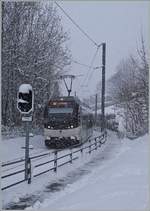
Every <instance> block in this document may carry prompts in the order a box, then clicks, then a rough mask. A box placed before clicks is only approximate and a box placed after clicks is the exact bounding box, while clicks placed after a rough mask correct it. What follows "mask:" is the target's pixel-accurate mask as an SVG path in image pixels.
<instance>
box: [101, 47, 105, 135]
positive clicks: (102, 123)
mask: <svg viewBox="0 0 150 211" xmlns="http://www.w3.org/2000/svg"><path fill="white" fill-rule="evenodd" d="M105 65H106V43H102V92H101V114H102V119H101V120H102V122H101V132H103V131H104V129H105Z"/></svg>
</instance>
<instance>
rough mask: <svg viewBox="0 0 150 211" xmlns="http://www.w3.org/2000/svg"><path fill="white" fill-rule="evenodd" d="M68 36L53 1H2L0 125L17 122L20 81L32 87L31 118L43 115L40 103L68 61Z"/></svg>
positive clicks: (46, 97)
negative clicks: (0, 115)
mask: <svg viewBox="0 0 150 211" xmlns="http://www.w3.org/2000/svg"><path fill="white" fill-rule="evenodd" d="M68 39H69V37H68V35H67V33H66V32H64V31H63V28H62V25H61V19H60V17H59V16H58V14H57V11H56V8H55V7H54V6H53V3H52V2H45V3H44V2H42V3H40V2H21V1H20V2H3V3H2V124H4V125H12V124H17V123H19V122H20V121H18V120H19V118H20V116H19V113H18V111H17V109H16V107H17V106H16V96H17V90H18V87H19V85H20V84H22V83H30V84H31V85H32V86H33V89H34V94H35V98H34V99H35V112H34V119H41V118H42V113H41V108H40V106H39V105H42V106H43V105H44V104H45V102H46V101H47V100H48V98H49V97H50V96H52V95H53V87H54V84H55V77H56V76H58V75H60V74H63V71H64V68H65V67H66V65H69V64H70V52H69V50H68V48H67V47H66V44H65V43H66V41H67V40H68ZM40 77H41V79H39V78H40ZM58 92H59V89H58V88H57V91H56V90H55V93H56V94H57V95H58V94H59V93H58ZM39 114H40V115H39ZM35 123H36V122H35Z"/></svg>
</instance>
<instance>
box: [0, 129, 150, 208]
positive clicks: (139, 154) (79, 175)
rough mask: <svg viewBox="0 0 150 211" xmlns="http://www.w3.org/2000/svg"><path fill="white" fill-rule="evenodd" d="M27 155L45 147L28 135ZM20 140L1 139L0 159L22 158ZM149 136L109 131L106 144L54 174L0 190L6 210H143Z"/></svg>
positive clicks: (39, 138) (36, 137)
mask: <svg viewBox="0 0 150 211" xmlns="http://www.w3.org/2000/svg"><path fill="white" fill-rule="evenodd" d="M30 144H32V146H33V149H32V150H31V153H32V154H34V153H38V152H41V151H45V150H47V149H46V148H45V146H44V144H43V141H42V137H40V136H35V137H33V138H31V142H30ZM23 145H24V139H23V138H18V139H14V140H13V139H11V140H3V142H2V147H3V149H4V150H2V157H3V161H8V160H12V159H15V158H17V157H20V156H22V157H23V156H24V149H22V148H21V147H22V146H23ZM148 184H149V183H148V135H145V136H143V137H141V138H138V139H135V140H132V141H131V140H128V139H118V138H117V136H116V135H115V134H114V133H109V136H108V140H107V142H106V144H105V146H102V147H101V148H100V149H99V150H97V151H94V152H93V153H91V155H86V156H83V157H82V158H80V159H78V160H76V161H75V162H73V164H68V165H66V166H63V167H61V168H60V169H58V172H57V174H56V173H54V172H51V173H48V174H45V175H42V176H41V177H38V178H35V179H34V180H33V181H32V183H31V184H30V185H28V184H26V183H23V184H20V185H17V186H15V187H12V188H10V189H7V190H5V191H3V192H2V201H3V208H4V209H5V208H7V209H40V208H42V209H43V208H46V209H52V210H54V209H64V210H71V209H73V210H81V209H85V210H87V209H90V210H92V209H98V210H101V209H102V210H103V209H110V210H114V209H115V210H117V209H118V210H123V209H125V210H126V209H129V210H133V209H139V210H141V209H145V208H147V207H148V199H149V187H148Z"/></svg>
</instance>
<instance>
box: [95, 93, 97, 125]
mask: <svg viewBox="0 0 150 211" xmlns="http://www.w3.org/2000/svg"><path fill="white" fill-rule="evenodd" d="M96 124H97V94H96V95H95V127H96Z"/></svg>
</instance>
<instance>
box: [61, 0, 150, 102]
mask: <svg viewBox="0 0 150 211" xmlns="http://www.w3.org/2000/svg"><path fill="white" fill-rule="evenodd" d="M58 3H59V4H60V5H61V6H62V7H63V9H64V10H65V11H66V12H67V13H68V14H69V15H70V16H71V17H72V18H73V19H74V20H75V22H76V23H78V24H79V25H80V27H81V28H83V30H84V31H85V32H86V33H87V34H88V35H89V36H90V37H91V38H92V39H93V40H95V42H97V43H98V44H99V43H102V42H106V78H107V79H108V78H110V76H112V75H113V73H114V72H115V68H116V66H117V65H118V63H119V62H120V60H121V59H123V58H126V57H128V56H129V55H130V54H131V53H135V51H136V47H137V44H139V43H140V33H141V31H142V32H143V35H144V39H145V41H146V44H148V24H149V22H148V16H149V9H150V7H149V2H148V1H105V2H104V1H63V2H61V1H59V2H58ZM58 12H59V14H60V16H61V17H62V24H63V27H64V30H65V31H68V32H69V33H70V41H68V43H67V45H68V47H69V49H71V53H72V57H73V59H74V60H77V61H79V62H81V63H84V64H87V65H90V63H91V60H92V57H93V55H94V53H95V51H96V47H95V46H94V45H93V43H92V42H91V41H89V40H88V39H87V38H86V37H85V36H84V35H83V34H82V33H81V32H80V31H79V30H78V28H76V26H75V25H73V23H72V22H71V21H70V20H69V19H68V18H67V17H66V16H65V15H64V14H63V13H62V11H61V10H60V9H59V8H58ZM100 65H101V50H100V51H99V53H98V55H97V57H96V59H95V63H94V66H100ZM91 71H93V74H92V73H91V72H90V73H89V75H87V73H88V68H85V67H83V66H80V65H77V64H75V63H72V66H71V68H70V71H69V72H68V74H74V75H80V74H84V76H81V77H78V78H76V79H75V81H74V83H73V92H72V94H74V92H75V91H77V95H78V96H79V97H80V98H83V97H85V96H89V95H91V94H92V95H93V94H95V93H96V84H97V83H98V82H99V80H100V78H101V70H100V69H99V70H98V69H97V70H91ZM87 79H89V80H87ZM83 81H84V83H83ZM86 84H88V87H86V88H83V87H82V86H81V85H86ZM63 88H64V86H63ZM64 90H65V88H64ZM63 94H66V91H64V92H63Z"/></svg>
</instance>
